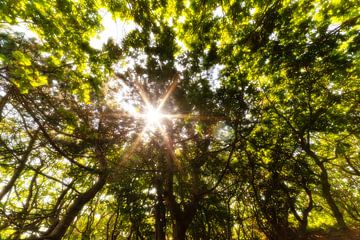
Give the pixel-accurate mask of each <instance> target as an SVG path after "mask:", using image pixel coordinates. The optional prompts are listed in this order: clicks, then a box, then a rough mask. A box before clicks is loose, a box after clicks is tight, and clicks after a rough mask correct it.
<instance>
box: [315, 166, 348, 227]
mask: <svg viewBox="0 0 360 240" xmlns="http://www.w3.org/2000/svg"><path fill="white" fill-rule="evenodd" d="M319 167H320V169H321V174H320V182H321V188H322V189H321V190H322V194H323V197H324V198H325V200H326V202H327V204H328V205H329V207H330V209H331V211H332V213H333V215H334V217H335V219H336V222H337V224H338V225H339V227H340V228H341V229H344V230H345V229H347V228H348V227H347V225H346V223H345V221H344V217H343V215H342V213H341V212H340V210H339V208H338V206H337V205H336V202H335V200H334V198H333V196H332V194H331V186H330V183H329V179H328V173H327V170H326V168H325V166H324V165H323V164H321V165H320V166H319Z"/></svg>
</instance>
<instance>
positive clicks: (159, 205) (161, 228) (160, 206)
mask: <svg viewBox="0 0 360 240" xmlns="http://www.w3.org/2000/svg"><path fill="white" fill-rule="evenodd" d="M163 194H164V193H163V184H162V180H161V179H157V180H156V198H157V199H156V206H155V240H165V228H166V216H165V214H166V208H165V204H164V196H163Z"/></svg>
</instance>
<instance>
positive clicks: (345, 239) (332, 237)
mask: <svg viewBox="0 0 360 240" xmlns="http://www.w3.org/2000/svg"><path fill="white" fill-rule="evenodd" d="M308 239H310V240H359V239H360V226H358V227H352V228H350V229H349V230H348V231H342V230H330V231H329V232H324V231H317V232H313V233H311V234H310V235H309V238H308Z"/></svg>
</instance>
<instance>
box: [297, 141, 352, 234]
mask: <svg viewBox="0 0 360 240" xmlns="http://www.w3.org/2000/svg"><path fill="white" fill-rule="evenodd" d="M301 140H302V141H301V146H302V148H303V150H304V151H305V152H306V153H307V154H308V155H309V156H310V157H311V158H312V159H313V160H314V162H315V163H316V165H317V166H318V167H319V168H320V171H321V172H320V184H321V191H322V195H323V197H324V198H325V200H326V203H327V204H328V205H329V207H330V209H331V211H332V213H333V215H334V217H335V219H336V222H337V224H338V226H339V227H340V228H341V229H343V230H346V229H348V227H347V225H346V223H345V221H344V217H343V215H342V213H341V212H340V209H339V207H338V206H337V204H336V202H335V200H334V198H333V196H332V194H331V185H330V182H329V176H328V172H327V169H326V167H325V165H324V163H323V162H322V161H321V159H320V158H319V157H318V156H317V155H316V154H315V153H314V152H313V151H312V150H311V149H310V147H309V145H308V144H306V143H305V139H303V138H302V139H301Z"/></svg>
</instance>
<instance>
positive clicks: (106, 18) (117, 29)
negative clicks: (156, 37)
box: [90, 8, 138, 49]
mask: <svg viewBox="0 0 360 240" xmlns="http://www.w3.org/2000/svg"><path fill="white" fill-rule="evenodd" d="M99 14H100V15H101V16H102V25H103V27H104V30H103V31H102V32H100V33H98V34H97V35H96V36H95V37H93V38H92V39H91V40H90V46H91V47H93V48H96V49H101V48H102V45H103V44H105V43H106V42H107V40H108V39H109V38H112V39H113V40H114V41H115V42H116V43H118V44H120V43H121V41H122V40H123V39H124V37H125V36H126V34H128V33H129V32H131V31H133V30H135V29H136V28H138V25H136V24H135V23H134V22H133V21H123V20H120V19H118V18H116V19H113V17H112V15H111V13H110V12H108V11H107V10H106V9H104V8H102V9H100V10H99Z"/></svg>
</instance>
